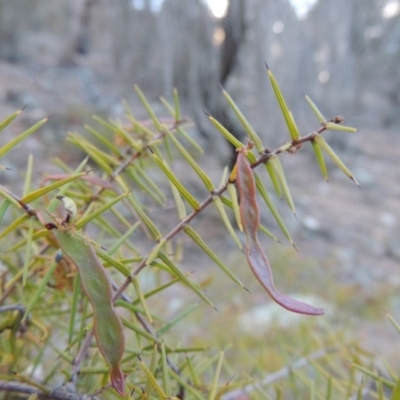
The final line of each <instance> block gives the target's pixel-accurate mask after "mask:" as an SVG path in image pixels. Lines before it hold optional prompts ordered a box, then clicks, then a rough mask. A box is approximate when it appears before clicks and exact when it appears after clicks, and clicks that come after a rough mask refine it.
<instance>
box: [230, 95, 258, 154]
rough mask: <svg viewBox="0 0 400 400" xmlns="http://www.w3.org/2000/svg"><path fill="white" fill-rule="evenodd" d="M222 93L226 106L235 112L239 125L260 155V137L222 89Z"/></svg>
mask: <svg viewBox="0 0 400 400" xmlns="http://www.w3.org/2000/svg"><path fill="white" fill-rule="evenodd" d="M222 93H223V95H224V97H225V99H226V100H227V102H228V104H229V105H230V107H231V108H232V110H233V111H234V112H235V114H236V116H237V117H238V119H239V121H240V123H241V124H242V125H243V128H244V130H245V131H246V133H247V135H248V136H249V138H250V140H251V141H252V142H253V143H254V146H255V147H256V149H257V151H258V152H259V153H261V152H262V151H263V150H264V145H263V143H262V141H261V139H260V137H259V136H258V135H257V133H256V131H255V130H254V129H253V127H252V126H251V125H250V124H249V122H248V121H247V119H246V117H245V116H244V115H243V114H242V112H241V111H240V110H239V107H238V106H237V105H236V104H235V102H234V101H233V100H232V98H231V96H229V94H228V93H227V92H226V91H225V90H224V89H222Z"/></svg>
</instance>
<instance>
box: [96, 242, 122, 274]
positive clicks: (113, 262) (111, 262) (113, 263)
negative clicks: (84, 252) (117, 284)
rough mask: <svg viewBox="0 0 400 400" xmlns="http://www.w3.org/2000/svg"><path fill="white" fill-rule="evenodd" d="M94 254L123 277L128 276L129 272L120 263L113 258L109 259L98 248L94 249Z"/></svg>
mask: <svg viewBox="0 0 400 400" xmlns="http://www.w3.org/2000/svg"><path fill="white" fill-rule="evenodd" d="M95 250H96V254H97V255H98V256H99V257H100V258H101V259H103V260H104V261H105V262H107V263H108V264H109V265H111V266H113V267H114V268H115V269H116V270H117V271H119V272H121V274H123V275H124V276H129V274H130V271H129V269H128V268H127V267H126V265H124V264H123V263H121V262H120V261H117V260H115V259H114V258H113V257H111V256H110V255H109V254H108V253H106V252H104V251H103V250H101V249H100V248H99V247H95Z"/></svg>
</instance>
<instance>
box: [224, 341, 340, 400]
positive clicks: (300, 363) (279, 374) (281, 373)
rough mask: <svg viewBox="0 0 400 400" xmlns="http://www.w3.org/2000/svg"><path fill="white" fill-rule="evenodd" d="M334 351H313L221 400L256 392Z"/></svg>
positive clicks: (229, 399)
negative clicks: (262, 386)
mask: <svg viewBox="0 0 400 400" xmlns="http://www.w3.org/2000/svg"><path fill="white" fill-rule="evenodd" d="M334 351H336V349H335V348H328V349H320V350H317V351H314V352H313V353H310V354H309V355H308V356H306V357H303V358H300V359H299V360H297V361H295V362H293V363H292V364H289V365H288V366H286V367H283V368H281V369H280V370H278V371H276V372H274V373H272V374H270V375H268V376H266V377H265V378H264V379H262V380H260V381H258V382H254V383H250V384H248V385H246V386H244V387H243V388H240V389H236V390H232V392H229V393H227V394H225V395H223V396H222V400H235V399H237V398H239V397H241V396H243V395H244V394H248V393H251V392H253V391H254V390H256V388H257V386H260V385H270V384H271V383H274V382H276V381H278V380H280V379H283V378H285V377H286V376H288V375H289V374H290V373H291V372H292V371H295V370H297V369H300V368H303V367H304V366H306V365H308V364H309V362H310V360H317V359H318V358H322V357H324V356H326V355H327V354H329V353H332V352H334Z"/></svg>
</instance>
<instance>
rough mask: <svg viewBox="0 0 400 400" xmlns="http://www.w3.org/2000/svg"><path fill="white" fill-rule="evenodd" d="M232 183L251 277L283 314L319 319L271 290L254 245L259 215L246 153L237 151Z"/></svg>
mask: <svg viewBox="0 0 400 400" xmlns="http://www.w3.org/2000/svg"><path fill="white" fill-rule="evenodd" d="M238 151H239V154H238V158H237V175H236V182H237V186H238V191H239V194H240V217H241V220H242V224H243V230H244V233H245V236H246V247H245V254H246V258H247V262H248V263H249V266H250V268H251V270H252V271H253V274H254V275H255V277H256V278H257V279H258V281H259V282H260V283H261V285H262V286H263V287H264V289H265V290H266V291H267V292H268V294H269V295H270V296H271V298H272V299H273V300H274V301H275V302H276V303H278V304H280V305H281V306H282V307H284V308H286V309H287V310H290V311H293V312H296V313H299V314H307V315H321V314H323V313H324V309H322V308H317V307H313V306H310V305H308V304H305V303H302V302H300V301H297V300H294V299H292V298H290V297H287V296H285V295H283V294H281V293H279V292H278V291H277V290H276V289H275V286H274V281H273V276H272V271H271V267H270V265H269V262H268V259H267V256H266V255H265V253H264V251H263V249H262V248H261V246H260V243H259V241H258V236H257V232H258V228H259V226H260V212H259V209H258V204H257V197H256V185H255V180H254V175H253V170H252V169H251V166H250V164H249V162H248V160H247V157H246V149H239V150H238Z"/></svg>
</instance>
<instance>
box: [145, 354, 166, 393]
mask: <svg viewBox="0 0 400 400" xmlns="http://www.w3.org/2000/svg"><path fill="white" fill-rule="evenodd" d="M139 365H140V367H141V368H142V370H143V372H144V373H145V375H146V377H147V379H148V381H149V382H150V384H151V386H152V387H153V388H154V389H155V391H156V392H157V394H158V397H159V398H160V400H166V399H167V398H168V396H167V395H166V394H165V392H164V390H163V389H162V387H161V386H160V385H159V384H158V382H157V379H156V378H155V377H154V375H153V374H152V372H151V371H150V369H149V368H148V367H147V365H146V364H145V363H144V362H143V361H142V360H139Z"/></svg>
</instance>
